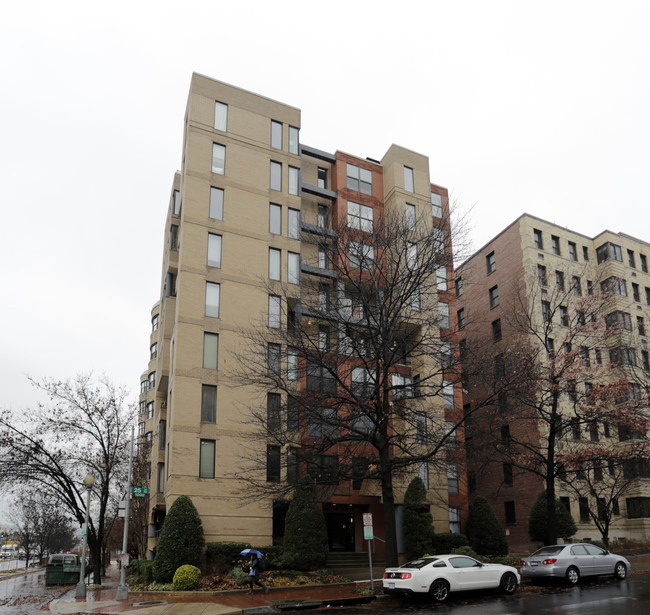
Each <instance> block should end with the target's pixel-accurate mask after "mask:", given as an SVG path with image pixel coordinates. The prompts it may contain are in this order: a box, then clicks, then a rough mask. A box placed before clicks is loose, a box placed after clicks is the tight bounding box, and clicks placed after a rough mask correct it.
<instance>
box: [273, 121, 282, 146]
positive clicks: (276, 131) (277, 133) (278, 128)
mask: <svg viewBox="0 0 650 615" xmlns="http://www.w3.org/2000/svg"><path fill="white" fill-rule="evenodd" d="M271 147H272V148H274V149H282V124H281V123H280V122H276V121H274V120H271Z"/></svg>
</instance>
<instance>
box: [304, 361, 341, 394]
mask: <svg viewBox="0 0 650 615" xmlns="http://www.w3.org/2000/svg"><path fill="white" fill-rule="evenodd" d="M333 372H335V367H334V366H333V365H326V364H323V363H314V362H311V361H309V362H308V363H307V390H309V391H315V392H317V393H336V380H335V377H334V376H333Z"/></svg>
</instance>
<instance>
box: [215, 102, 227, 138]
mask: <svg viewBox="0 0 650 615" xmlns="http://www.w3.org/2000/svg"><path fill="white" fill-rule="evenodd" d="M214 128H215V130H221V132H226V130H227V128H228V105H227V104H226V103H222V102H219V101H218V100H215V101H214Z"/></svg>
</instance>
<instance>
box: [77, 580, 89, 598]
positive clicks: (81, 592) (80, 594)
mask: <svg viewBox="0 0 650 615" xmlns="http://www.w3.org/2000/svg"><path fill="white" fill-rule="evenodd" d="M74 597H75V598H85V597H86V583H85V582H84V579H81V581H79V583H77V589H75V592H74Z"/></svg>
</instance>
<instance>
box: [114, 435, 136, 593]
mask: <svg viewBox="0 0 650 615" xmlns="http://www.w3.org/2000/svg"><path fill="white" fill-rule="evenodd" d="M133 435H134V428H133V427H131V447H130V449H129V477H128V480H127V483H126V505H125V507H124V536H123V538H122V555H124V554H125V553H126V552H127V551H126V550H127V548H128V541H129V518H130V517H131V473H132V471H133ZM128 597H129V588H128V587H127V585H126V564H125V563H124V562H122V568H121V570H120V584H119V585H118V586H117V594H116V595H115V599H116V600H127V599H128Z"/></svg>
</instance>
